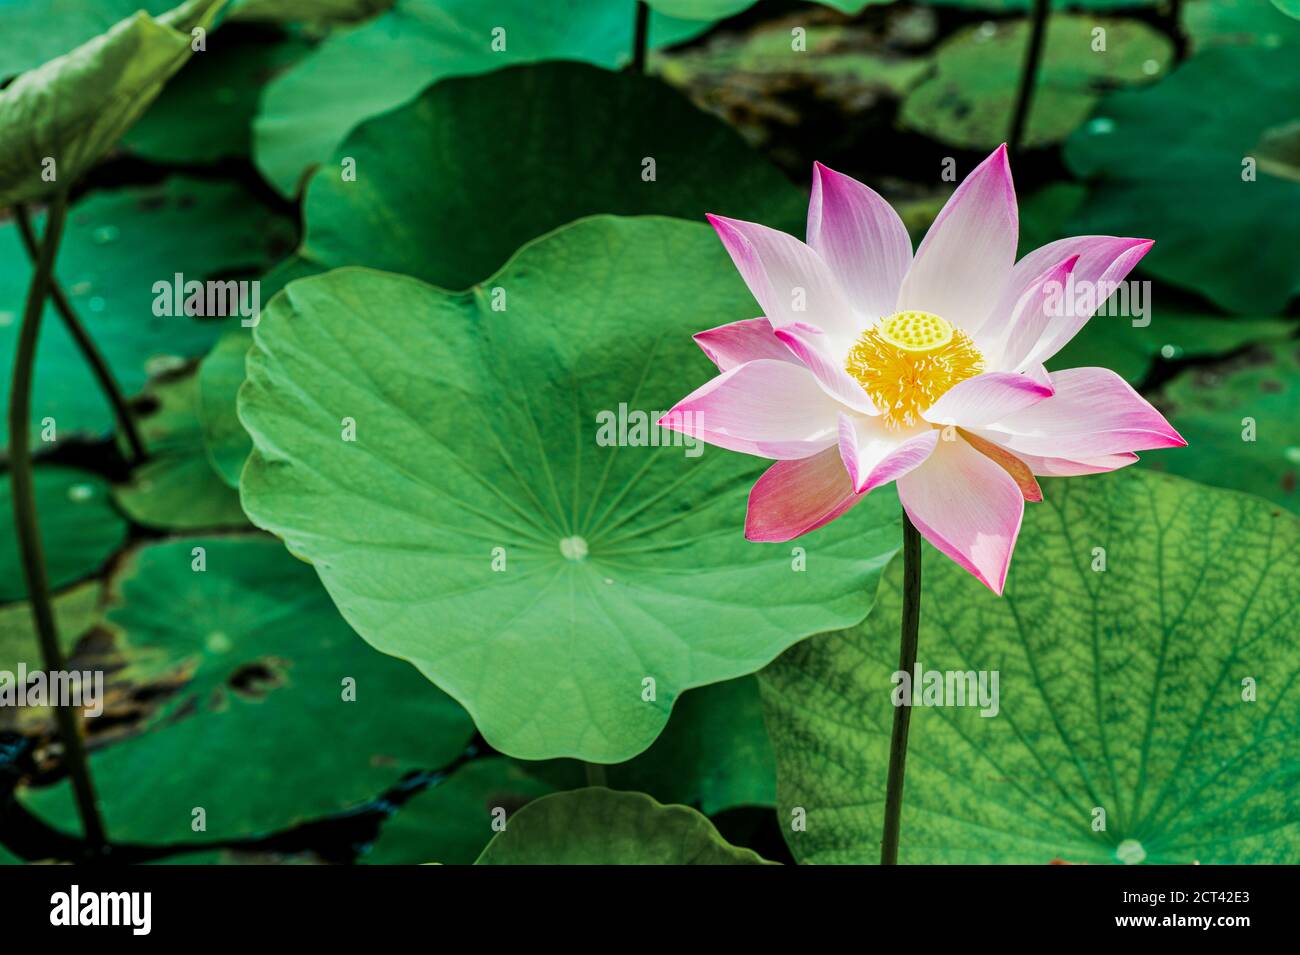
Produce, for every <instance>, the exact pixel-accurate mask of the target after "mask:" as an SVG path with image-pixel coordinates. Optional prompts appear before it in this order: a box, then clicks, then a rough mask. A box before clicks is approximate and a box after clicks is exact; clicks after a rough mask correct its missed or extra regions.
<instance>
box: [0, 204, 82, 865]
mask: <svg viewBox="0 0 1300 955" xmlns="http://www.w3.org/2000/svg"><path fill="white" fill-rule="evenodd" d="M67 211H68V197H67V193H66V192H63V191H60V192H59V193H58V194H57V195H56V196H55V197H54V199H53V201H52V202H51V203H50V208H49V214H48V215H47V216H46V225H45V238H44V240H43V241H42V242H41V243H40V251H39V254H38V255H37V257H36V270H35V272H34V273H33V274H32V283H31V287H30V288H29V290H28V292H27V304H26V307H25V309H24V310H23V324H22V328H21V329H20V330H19V333H18V349H17V352H16V353H15V355H14V374H13V386H12V388H13V390H12V391H11V392H10V394H9V479H10V482H11V484H12V486H13V504H14V527H15V528H16V530H17V534H18V547H19V551H20V553H21V554H22V562H23V574H24V576H25V578H26V580H27V595H28V600H29V601H30V603H31V608H32V618H33V620H34V622H35V624H36V633H37V636H38V638H39V639H40V644H41V656H42V657H43V659H44V661H45V669H46V670H47V671H50V672H57V671H63V670H66V669H67V664H66V661H65V660H64V658H63V650H62V649H61V648H60V647H59V637H58V629H57V627H56V624H55V621H54V608H53V605H52V604H51V602H50V582H49V578H48V577H47V575H46V572H45V555H44V554H43V553H42V548H41V536H40V528H39V525H38V524H37V519H36V495H35V491H34V488H33V478H32V452H31V406H32V372H33V366H34V364H35V359H36V342H37V339H38V337H39V336H40V330H41V315H42V313H43V312H44V310H45V299H46V297H47V296H48V295H49V293H50V286H51V284H52V281H53V275H54V258H55V255H56V254H57V252H58V248H59V239H60V238H61V236H62V235H63V223H64V220H65V218H66V217H67ZM54 714H55V718H56V720H57V722H58V726H59V735H60V736H61V737H62V738H63V763H64V766H65V767H66V769H67V771H68V775H69V776H71V778H72V788H73V792H74V794H75V796H76V801H77V811H78V812H79V813H80V814H81V823H82V828H83V831H84V833H85V837H86V846H87V849H88V850H89V852H90V853H91V854H92V855H93V856H98V855H101V854H102V853H103V851H104V846H105V838H104V824H103V822H102V821H101V820H100V818H99V809H98V807H97V805H96V802H95V789H94V786H93V785H92V784H91V780H90V766H89V764H88V762H87V760H86V748H85V745H84V744H83V742H82V739H81V730H80V726H79V720H78V716H77V714H76V712H75V711H74V709H73V707H72V706H71V705H68V704H64V705H59V706H56V707H55V710H54Z"/></svg>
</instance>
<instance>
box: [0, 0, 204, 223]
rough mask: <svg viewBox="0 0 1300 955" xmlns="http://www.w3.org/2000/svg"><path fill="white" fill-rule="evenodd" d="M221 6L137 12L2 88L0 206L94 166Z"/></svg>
mask: <svg viewBox="0 0 1300 955" xmlns="http://www.w3.org/2000/svg"><path fill="white" fill-rule="evenodd" d="M224 3H225V0H190V2H188V3H185V4H182V5H181V6H179V7H177V8H176V9H174V10H171V11H169V12H168V13H165V14H163V15H162V16H159V17H151V16H149V15H148V14H146V13H144V12H138V13H136V14H134V15H133V16H130V17H127V18H126V19H125V20H122V21H120V22H119V23H117V24H115V25H114V26H113V27H112V28H110V29H109V30H108V32H106V33H103V34H101V35H100V36H97V37H95V38H93V39H91V40H88V41H87V42H85V43H83V44H82V45H81V46H79V47H77V48H76V49H74V50H72V51H71V52H70V53H65V54H64V55H63V56H60V57H56V58H55V59H53V60H50V61H49V62H48V63H46V64H44V65H43V66H38V67H37V68H36V69H34V70H30V71H28V72H27V73H24V74H23V75H22V76H20V77H18V79H16V80H14V82H13V83H12V84H10V85H9V86H8V87H7V88H6V89H5V90H4V91H3V92H0V205H10V204H12V203H16V202H26V201H29V200H32V199H39V198H41V197H42V196H44V195H46V194H48V193H50V192H53V191H54V190H55V189H58V188H61V187H63V186H66V185H67V184H70V183H72V182H74V181H76V180H77V179H78V178H79V177H80V176H81V175H82V174H83V173H85V171H86V170H87V169H89V168H90V167H91V166H93V165H94V164H95V163H96V162H97V161H98V160H99V159H100V157H101V156H103V155H104V153H106V152H107V151H108V150H109V149H111V148H112V146H113V145H114V144H115V143H116V142H117V141H118V139H119V138H121V136H122V134H123V133H124V132H126V130H127V129H129V128H130V127H131V125H132V124H133V123H134V122H135V121H136V120H137V119H139V118H140V116H141V115H142V114H143V113H144V111H145V109H146V108H147V107H148V106H149V104H150V103H151V102H153V100H154V98H155V97H156V96H157V95H158V93H159V92H161V90H162V88H163V84H164V83H166V82H167V79H168V78H169V77H170V76H171V75H172V74H173V73H175V72H176V71H177V70H178V69H180V68H181V66H182V65H183V64H184V63H185V61H186V60H188V59H189V57H190V54H191V52H192V46H191V44H192V39H193V38H192V35H191V31H192V30H195V29H206V28H207V27H209V26H210V25H211V23H212V21H213V19H214V18H215V17H216V15H217V13H218V11H219V10H220V9H221V7H222V6H223V5H224Z"/></svg>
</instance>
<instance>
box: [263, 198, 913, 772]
mask: <svg viewBox="0 0 1300 955" xmlns="http://www.w3.org/2000/svg"><path fill="white" fill-rule="evenodd" d="M683 263H689V268H684V267H683ZM753 308H754V306H753V303H752V301H751V300H750V297H749V295H748V293H747V292H746V290H745V289H744V286H743V284H742V283H741V281H740V279H739V277H738V276H737V275H736V274H735V271H734V269H733V268H732V267H730V264H729V262H728V260H727V257H726V254H725V253H724V252H723V251H722V249H721V248H719V246H718V243H717V241H716V238H715V237H714V235H713V233H712V231H711V230H710V229H709V228H708V227H707V226H704V225H699V224H695V223H687V222H682V221H680V220H673V219H662V218H656V217H646V218H628V219H620V218H617V217H607V216H602V217H595V218H592V219H587V220H582V221H580V222H578V223H575V224H574V225H572V226H570V227H567V228H565V229H561V230H559V231H557V232H555V233H552V234H551V235H549V236H546V237H544V238H543V239H540V240H538V241H536V242H534V243H532V244H530V245H529V246H526V247H525V248H524V249H523V250H521V252H520V253H519V254H518V255H517V256H516V257H515V258H514V259H512V260H511V262H510V263H509V264H508V265H507V266H506V267H505V268H504V269H502V271H501V272H499V273H497V275H495V276H493V277H492V278H491V279H489V280H487V281H486V282H484V283H483V284H481V285H478V286H475V287H474V288H473V289H471V290H469V291H467V292H461V293H451V292H445V291H442V290H439V289H435V288H433V287H431V286H428V285H425V284H424V283H422V282H420V281H418V280H416V279H412V278H407V277H404V276H396V275H389V274H386V273H380V272H373V271H370V270H366V269H339V270H336V271H334V272H331V273H327V274H326V275H323V276H319V277H316V278H311V279H304V280H301V281H298V282H294V283H291V284H290V285H289V286H288V288H287V289H286V290H285V291H284V293H282V294H281V295H279V296H277V297H276V298H275V299H274V300H273V301H272V303H271V305H270V306H269V307H268V309H267V310H266V311H265V312H264V313H263V318H262V321H261V323H260V324H259V325H258V326H257V327H256V329H255V330H254V343H255V347H254V350H253V351H252V352H251V353H250V354H249V357H248V363H247V368H248V379H247V381H246V382H245V383H244V386H243V388H242V389H241V390H240V393H239V414H240V419H241V420H242V421H243V423H244V426H245V427H246V429H247V430H248V432H249V433H250V434H251V435H252V437H253V442H254V445H255V448H256V450H255V451H254V453H253V455H252V457H250V458H249V460H248V463H247V464H246V465H245V466H244V470H243V474H242V477H241V497H242V501H243V505H244V510H245V512H246V513H247V514H248V515H249V516H250V517H251V518H252V520H253V522H254V523H256V524H258V525H259V526H261V527H264V528H266V529H268V530H270V531H272V532H273V533H275V534H277V535H278V536H280V537H282V538H284V540H285V542H286V543H287V545H288V547H289V549H290V550H291V551H292V552H293V553H295V554H297V555H299V556H300V557H302V558H303V559H305V560H308V561H310V562H312V563H313V564H315V566H316V568H317V570H318V572H319V573H320V575H321V579H322V580H323V581H324V583H325V585H326V587H327V588H328V589H329V591H330V593H331V595H332V596H333V597H334V599H335V602H336V603H337V604H338V606H339V609H340V611H341V612H342V613H343V615H344V616H345V617H346V618H347V620H348V621H349V622H350V623H351V624H352V625H353V627H354V628H355V629H356V630H357V632H358V633H360V634H361V635H362V636H363V637H365V638H366V639H367V640H368V641H370V642H371V643H372V644H374V645H375V646H376V647H377V648H379V649H380V650H382V651H384V652H385V653H390V654H393V655H395V656H399V657H402V658H404V659H407V660H410V661H411V662H412V663H414V664H415V665H416V666H417V667H419V668H420V670H421V671H422V672H423V673H424V674H425V675H426V676H428V677H429V678H430V679H431V680H433V681H434V682H436V683H437V684H438V685H439V686H441V687H442V688H443V689H445V690H446V691H447V692H448V693H450V694H451V695H452V696H454V697H455V698H456V699H458V700H460V701H461V702H462V704H464V705H465V706H466V708H467V709H469V711H470V713H471V714H472V715H473V716H474V718H475V722H476V723H477V725H478V726H479V729H480V730H481V731H482V732H483V734H484V736H485V737H486V738H487V740H488V742H489V743H491V744H492V745H493V746H494V747H496V748H497V749H498V750H500V751H502V752H504V753H507V754H509V755H511V756H516V757H520V758H526V759H544V758H549V757H559V756H573V757H577V758H581V759H586V760H590V761H596V762H617V761H620V760H624V759H627V758H630V757H631V756H634V755H636V754H637V753H639V752H641V751H642V750H644V749H645V748H646V747H648V746H649V745H650V743H651V742H653V740H654V738H655V737H656V736H657V735H658V734H659V732H660V730H661V729H662V728H663V725H664V724H665V723H666V722H667V719H668V713H669V711H670V709H671V708H672V705H673V703H674V702H675V700H676V699H677V697H678V696H679V695H680V693H681V692H682V691H684V690H687V689H689V688H691V687H693V686H702V685H705V684H709V683H716V682H719V681H722V680H726V679H731V678H733V677H737V676H741V675H743V674H746V673H751V672H753V671H754V670H756V669H758V668H759V667H761V666H763V665H764V664H765V663H767V662H768V661H769V660H771V659H772V658H773V657H774V656H775V655H776V654H777V653H779V652H780V651H781V650H783V649H784V648H785V647H788V646H789V645H790V644H792V643H793V642H795V641H796V640H799V639H801V638H803V637H806V636H808V635H810V634H812V633H817V632H820V631H823V630H826V629H829V628H832V627H835V626H837V625H838V626H846V625H849V624H851V623H853V622H856V621H857V620H860V619H861V618H862V616H863V615H864V614H865V613H866V611H867V608H868V607H869V606H870V604H871V600H872V591H873V588H874V584H875V581H876V579H877V576H878V573H879V570H880V568H881V567H883V564H884V562H885V561H886V560H887V559H888V556H889V555H890V554H892V552H893V551H894V550H895V549H896V547H897V542H898V539H899V533H898V529H897V514H898V505H897V500H896V498H895V497H894V496H892V495H872V496H870V497H869V498H868V500H867V501H865V502H864V503H863V504H862V505H860V506H859V507H858V508H856V509H855V510H854V511H853V512H851V513H850V514H849V515H847V516H846V517H845V518H843V519H841V520H838V521H835V522H833V523H831V524H830V525H828V526H827V527H825V528H823V529H822V530H820V531H818V532H817V533H816V534H813V535H809V536H808V537H806V538H802V539H801V540H800V541H799V543H798V545H797V546H795V547H793V548H792V547H791V546H785V545H759V544H753V543H748V542H746V541H745V540H744V538H743V530H742V528H743V522H744V512H745V501H746V498H747V494H748V490H749V487H750V485H751V484H752V483H753V481H754V480H755V479H756V478H757V476H758V474H759V473H760V472H761V470H762V467H763V464H764V463H765V462H761V461H759V460H757V459H754V458H750V457H746V456H743V455H738V454H732V453H729V452H716V453H715V451H714V450H713V449H708V450H705V449H703V448H702V447H701V446H700V445H694V446H692V447H687V446H684V445H683V444H682V443H681V441H679V440H678V439H673V438H671V437H670V436H669V433H668V432H665V431H662V430H660V429H658V428H656V427H654V425H653V422H654V421H655V420H657V416H656V414H655V412H657V411H662V410H663V409H667V408H670V407H672V404H673V402H674V401H676V400H677V399H678V398H679V397H680V396H681V394H682V393H684V392H688V391H690V389H691V388H692V387H695V386H697V385H699V384H701V383H703V382H704V381H705V380H706V379H707V378H708V377H710V375H711V372H712V371H713V368H712V365H711V364H710V363H709V362H708V361H707V359H705V358H704V356H703V355H702V354H698V353H697V349H696V346H695V345H694V343H693V342H692V341H691V338H690V336H691V333H692V332H693V331H696V330H699V329H700V327H701V326H702V325H708V326H712V325H714V324H719V323H724V322H729V321H734V320H739V319H741V318H744V317H746V316H748V317H752V313H753ZM620 416H621V417H622V419H623V421H624V423H625V424H626V427H622V426H620V425H619V424H618V423H617V422H618V419H619V418H620ZM805 558H806V560H807V561H808V566H811V564H812V563H813V562H816V563H817V564H818V568H819V569H817V570H816V571H815V572H812V571H810V572H807V573H803V572H799V568H800V567H801V566H803V564H802V561H803V560H804V559H805Z"/></svg>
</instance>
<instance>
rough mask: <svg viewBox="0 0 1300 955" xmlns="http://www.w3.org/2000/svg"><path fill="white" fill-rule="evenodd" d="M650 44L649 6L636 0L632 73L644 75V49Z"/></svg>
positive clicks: (640, 0)
mask: <svg viewBox="0 0 1300 955" xmlns="http://www.w3.org/2000/svg"><path fill="white" fill-rule="evenodd" d="M649 43H650V6H649V4H647V3H646V2H645V0H637V4H636V28H635V29H634V31H633V33H632V64H631V69H632V72H633V73H642V74H644V73H645V61H646V47H647V46H649Z"/></svg>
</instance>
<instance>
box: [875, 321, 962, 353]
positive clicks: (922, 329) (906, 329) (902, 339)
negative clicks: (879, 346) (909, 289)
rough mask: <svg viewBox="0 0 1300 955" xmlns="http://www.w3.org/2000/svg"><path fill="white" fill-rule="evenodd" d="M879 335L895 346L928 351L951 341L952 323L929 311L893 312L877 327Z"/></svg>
mask: <svg viewBox="0 0 1300 955" xmlns="http://www.w3.org/2000/svg"><path fill="white" fill-rule="evenodd" d="M877 331H878V332H879V333H880V336H881V337H882V338H884V339H885V341H887V342H889V343H890V344H891V345H893V346H895V347H896V348H900V349H902V350H903V351H910V352H928V351H934V350H935V349H936V348H942V347H943V346H944V345H947V344H948V343H949V342H950V341H952V336H953V333H954V331H955V330H954V329H953V327H952V323H951V322H949V321H947V320H946V319H942V318H940V317H939V316H938V315H934V314H932V313H930V312H895V313H894V314H893V315H890V316H889V317H888V318H886V319H885V320H884V321H882V322H881V323H880V325H879V326H878V327H877Z"/></svg>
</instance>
